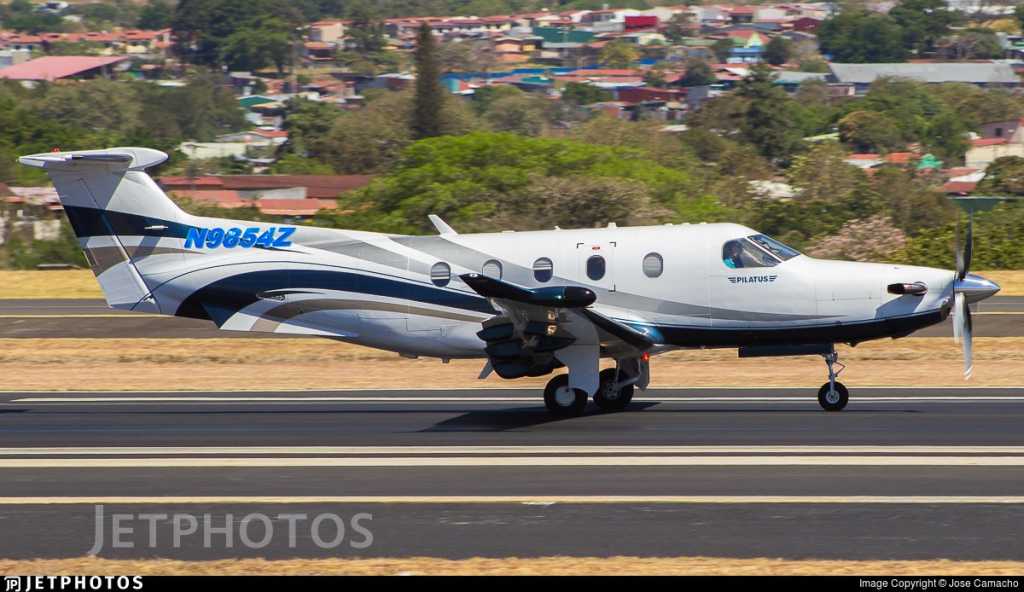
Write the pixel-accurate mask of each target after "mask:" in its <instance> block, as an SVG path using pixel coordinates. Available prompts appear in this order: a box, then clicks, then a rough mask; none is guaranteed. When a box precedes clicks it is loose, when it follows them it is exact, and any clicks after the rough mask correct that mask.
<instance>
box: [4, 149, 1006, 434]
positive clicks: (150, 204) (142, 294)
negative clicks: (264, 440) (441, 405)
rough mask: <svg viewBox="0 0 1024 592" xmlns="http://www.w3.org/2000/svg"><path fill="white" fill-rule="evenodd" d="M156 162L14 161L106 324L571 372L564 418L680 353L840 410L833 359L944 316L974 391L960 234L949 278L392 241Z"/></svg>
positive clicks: (621, 245) (774, 256)
mask: <svg viewBox="0 0 1024 592" xmlns="http://www.w3.org/2000/svg"><path fill="white" fill-rule="evenodd" d="M166 158H167V156H166V155H165V154H163V153H162V152H158V151H156V150H150V149H145V148H112V149H108V150H89V151H82V152H68V153H61V152H54V153H47V154H36V155H32V156H24V157H22V158H21V159H20V162H21V163H22V164H25V165H28V166H33V167H39V168H43V169H45V170H46V171H47V172H48V173H49V174H50V176H51V178H52V179H53V184H54V185H55V186H56V188H57V192H58V193H59V194H60V200H61V203H62V204H63V205H64V212H65V213H66V214H67V216H68V219H69V220H70V222H71V226H72V227H73V229H74V231H75V234H76V235H77V236H78V238H79V241H80V242H81V245H82V248H83V249H84V250H85V255H86V258H87V259H88V262H89V265H90V266H91V267H92V270H93V271H94V272H95V273H96V277H97V278H98V280H99V283H100V286H101V287H102V289H103V294H104V296H105V297H106V300H107V303H108V304H109V305H110V306H111V307H113V308H118V309H124V310H133V311H141V312H146V313H156V314H166V315H173V316H179V317H191V318H198V319H207V320H210V321H213V322H214V323H216V324H217V326H218V327H220V328H221V329H226V330H233V331H259V332H266V333H286V334H294V335H316V336H321V337H327V338H331V339H337V340H341V341H346V342H351V343H356V344H359V345H365V346H368V347H374V348H379V349H384V350H390V351H394V352H398V353H400V354H402V355H404V356H429V357H435V358H441V359H442V360H447V359H452V358H479V359H481V360H485V361H486V362H485V364H484V368H483V371H482V373H481V378H483V377H485V376H487V375H488V374H489V373H490V372H492V371H493V372H495V373H496V374H498V376H500V377H502V378H519V377H522V376H543V375H547V374H552V373H557V372H558V370H559V369H561V368H563V367H564V368H568V373H567V374H566V373H557V374H556V375H555V376H554V378H552V379H551V381H550V382H549V383H548V384H547V387H546V388H545V389H544V403H545V405H546V406H547V408H548V409H549V410H550V411H551V412H552V413H553V414H555V415H558V416H573V415H577V414H579V413H580V412H582V411H583V409H584V408H585V407H586V405H587V402H588V399H590V398H591V397H592V398H593V399H594V402H595V403H596V404H597V406H598V407H600V408H601V409H605V410H620V409H623V408H625V407H626V406H627V405H628V404H629V402H630V400H631V399H632V397H633V389H634V387H636V388H639V389H640V390H644V389H646V388H647V386H648V384H649V382H650V363H649V360H650V358H651V356H653V355H656V354H659V353H662V352H666V351H671V350H675V349H688V348H737V349H738V350H739V355H740V357H752V356H786V355H808V354H817V355H821V356H823V357H824V359H825V362H826V363H827V365H828V381H827V382H826V383H825V384H824V385H822V387H821V389H820V390H819V391H818V401H819V403H820V404H821V406H822V407H823V408H824V409H826V410H829V411H838V410H840V409H842V408H843V407H845V406H846V403H847V401H848V398H849V394H848V391H847V389H846V388H845V387H844V386H843V385H842V384H841V383H839V382H837V381H836V375H837V374H838V371H837V366H838V367H839V369H840V370H841V365H840V364H838V359H837V358H838V356H837V354H836V350H835V344H836V343H847V344H851V345H854V344H857V343H859V342H862V341H867V340H869V339H880V338H884V337H901V336H905V335H908V334H910V333H912V332H914V331H916V330H918V329H921V328H923V327H927V326H929V325H934V324H936V323H940V322H942V321H943V320H944V319H945V318H946V316H947V315H948V314H949V313H950V310H951V309H954V310H955V312H956V314H955V320H956V322H955V323H954V332H955V333H956V334H957V335H958V336H960V337H961V338H962V340H963V344H964V360H965V370H966V373H967V374H969V373H970V369H971V354H970V352H971V350H970V344H971V323H970V311H969V309H968V308H967V305H968V304H969V303H971V302H977V301H979V300H982V299H984V298H988V297H990V296H992V295H993V294H995V293H996V292H997V291H998V290H999V286H997V285H996V284H994V283H992V282H991V281H988V280H986V279H984V278H981V277H978V276H975V275H970V274H969V273H968V269H969V268H970V260H971V255H970V253H971V250H970V244H971V242H970V240H971V237H970V234H971V230H970V228H971V226H970V225H968V233H967V241H966V244H967V248H966V250H965V252H960V251H959V245H958V255H959V256H958V264H957V269H956V271H955V272H951V271H948V270H942V269H930V268H925V267H909V266H904V265H888V264H876V263H852V262H846V261H823V260H819V259H813V258H811V257H808V256H806V255H801V254H800V253H798V252H797V251H795V250H793V249H791V248H789V247H787V246H786V245H783V244H781V243H779V242H778V241H776V240H773V239H771V238H769V237H767V236H765V235H763V234H760V233H758V232H757V231H755V230H751V229H750V228H746V227H743V226H739V225H736V224H682V225H665V226H647V227H637V228H617V227H616V226H615V225H614V224H612V225H609V227H608V228H598V229H585V230H559V229H557V228H556V229H555V230H550V231H542V232H501V233H489V234H458V233H457V232H455V231H454V230H452V229H451V228H450V227H449V226H448V225H447V224H445V223H444V222H443V221H441V220H440V219H439V218H436V217H434V216H431V220H432V221H433V223H434V226H435V227H436V228H437V230H438V235H437V236H397V235H389V234H377V233H372V232H360V231H355V230H336V229H329V228H313V227H307V226H292V225H288V224H272V223H263V222H247V221H236V220H223V219H219V218H203V217H199V216H192V215H190V214H187V213H185V212H183V211H182V210H181V209H179V208H178V207H177V206H176V205H175V204H174V202H173V201H171V200H170V199H169V198H168V197H167V195H165V194H164V192H163V191H161V189H160V188H159V187H158V186H157V185H156V184H155V183H154V182H153V180H152V179H151V178H150V177H149V175H147V174H146V172H145V171H146V168H147V167H151V166H153V165H156V164H159V163H160V162H163V160H164V159H166ZM602 358H606V359H609V360H613V361H614V368H608V369H606V370H601V369H600V364H601V359H602Z"/></svg>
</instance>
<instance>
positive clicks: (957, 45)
mask: <svg viewBox="0 0 1024 592" xmlns="http://www.w3.org/2000/svg"><path fill="white" fill-rule="evenodd" d="M944 50H945V51H944V53H945V56H946V57H947V58H950V59H954V60H975V59H997V58H1002V57H1003V56H1004V54H1005V52H1004V51H1003V46H1002V45H1001V44H1000V43H999V38H998V37H997V36H996V32H995V31H993V30H992V29H989V28H986V27H968V28H966V29H963V30H960V31H958V32H957V35H956V36H955V37H952V38H951V39H948V40H947V41H946V43H945V48H944Z"/></svg>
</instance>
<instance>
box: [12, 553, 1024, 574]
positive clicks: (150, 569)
mask: <svg viewBox="0 0 1024 592" xmlns="http://www.w3.org/2000/svg"><path fill="white" fill-rule="evenodd" d="M0 572H2V573H4V574H12V575H15V574H17V575H58V574H59V575H69V576H71V575H125V574H131V575H522V576H525V575H732V576H749V575H759V576H760V575H772V576H779V575H863V576H867V575H879V576H893V575H913V576H922V575H942V576H1019V575H1020V574H1021V573H1022V572H1024V562H1014V561H950V560H945V559H939V560H934V561H819V560H810V561H787V560H784V559H724V558H713V557H654V558H649V557H571V558H570V557H541V558H536V559H520V558H508V559H485V558H474V559H464V560H457V561H456V560H448V559H436V558H432V557H413V558H409V559H291V560H284V561H267V560H263V559H238V560H221V561H172V560H168V559H152V560H139V561H121V560H108V559H96V558H82V559H37V560H33V561H4V560H0Z"/></svg>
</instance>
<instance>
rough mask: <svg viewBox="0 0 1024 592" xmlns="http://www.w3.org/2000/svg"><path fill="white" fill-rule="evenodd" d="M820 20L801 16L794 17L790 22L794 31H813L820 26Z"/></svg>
mask: <svg viewBox="0 0 1024 592" xmlns="http://www.w3.org/2000/svg"><path fill="white" fill-rule="evenodd" d="M821 22H822V21H821V19H816V18H811V17H809V16H805V17H803V18H798V19H796V20H795V21H793V22H792V23H791V24H792V29H793V30H794V31H799V32H800V33H815V32H816V31H817V30H818V27H820V26H821Z"/></svg>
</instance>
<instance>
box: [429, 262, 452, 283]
mask: <svg viewBox="0 0 1024 592" xmlns="http://www.w3.org/2000/svg"><path fill="white" fill-rule="evenodd" d="M430 281H432V282H434V285H435V286H437V287H439V288H443V287H445V286H447V285H448V282H450V281H452V268H451V267H449V266H448V264H447V263H435V264H434V266H433V267H431V268H430Z"/></svg>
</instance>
